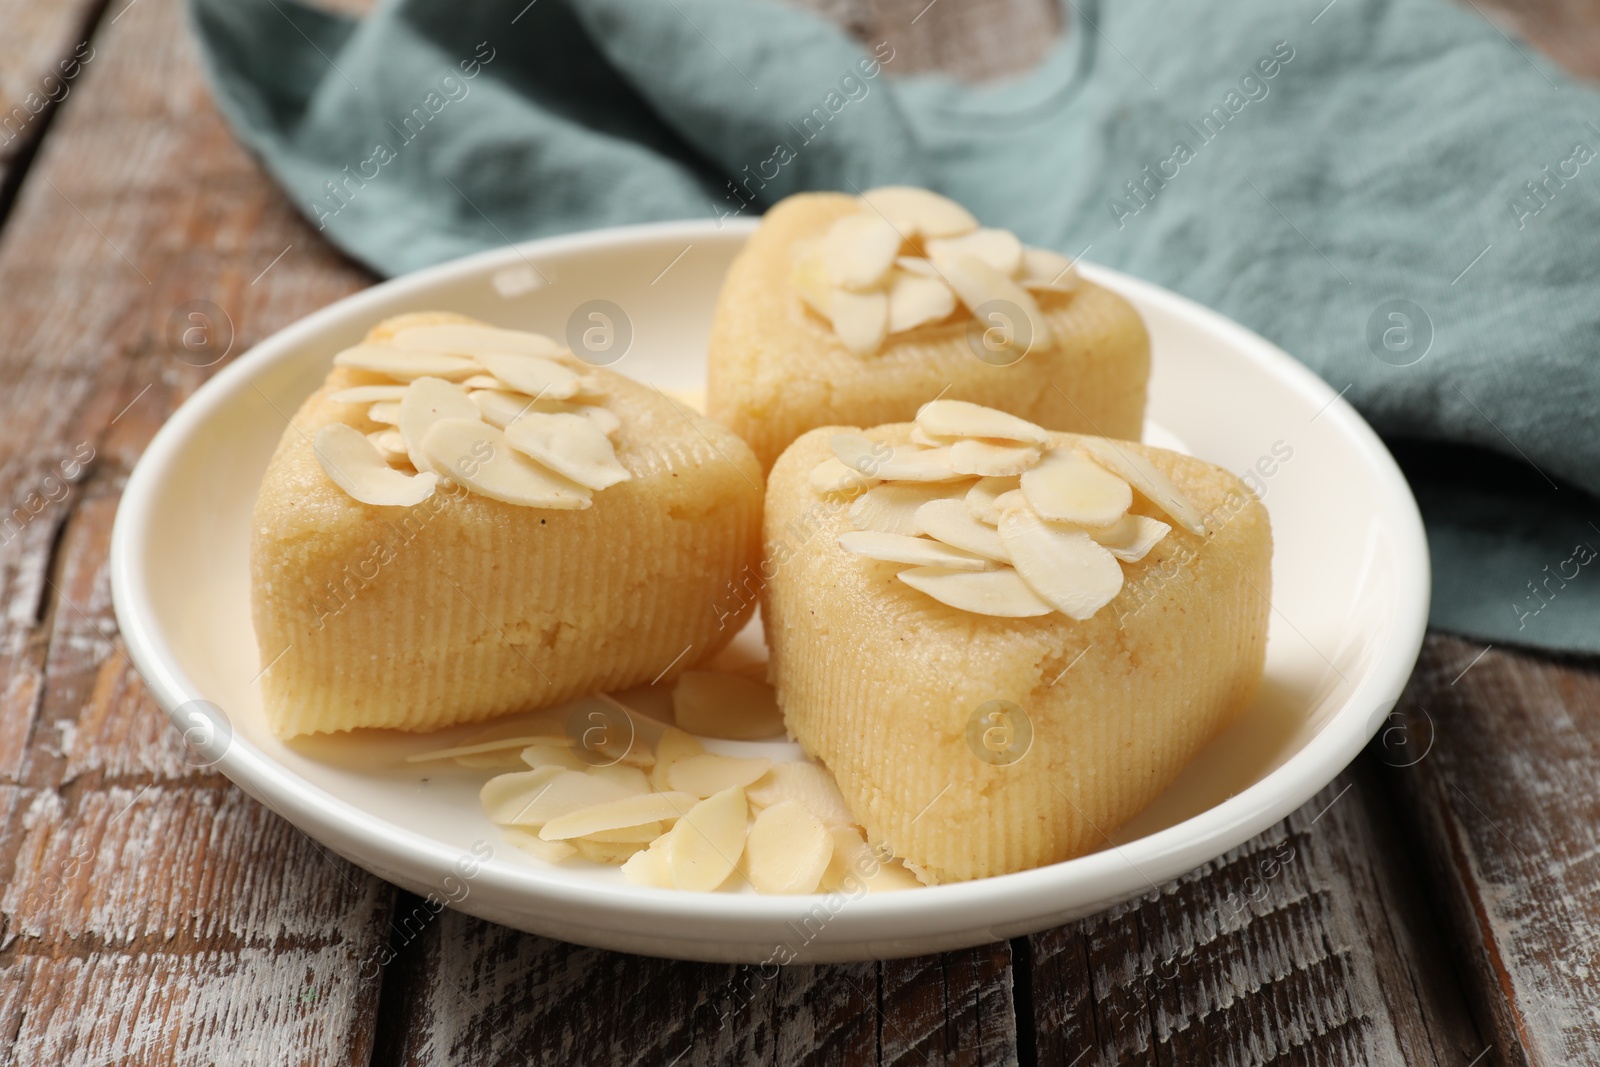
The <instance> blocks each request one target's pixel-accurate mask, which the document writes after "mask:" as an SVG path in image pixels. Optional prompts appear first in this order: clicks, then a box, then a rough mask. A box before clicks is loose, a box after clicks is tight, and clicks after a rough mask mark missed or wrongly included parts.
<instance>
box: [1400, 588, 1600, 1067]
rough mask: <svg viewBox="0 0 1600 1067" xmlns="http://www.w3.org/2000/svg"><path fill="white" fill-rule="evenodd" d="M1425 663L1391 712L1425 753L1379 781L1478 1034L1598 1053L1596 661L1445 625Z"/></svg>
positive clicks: (1519, 1058) (1599, 722) (1512, 1058)
mask: <svg viewBox="0 0 1600 1067" xmlns="http://www.w3.org/2000/svg"><path fill="white" fill-rule="evenodd" d="M1577 580H1581V576H1580V579H1577ZM1559 604H1560V601H1559V599H1557V600H1556V601H1555V603H1554V607H1559ZM1424 666H1425V669H1421V670H1419V671H1418V672H1417V675H1416V677H1415V678H1414V679H1413V681H1412V686H1411V689H1410V697H1411V700H1410V702H1409V703H1408V704H1407V705H1405V706H1404V718H1403V720H1402V721H1401V722H1399V723H1398V724H1397V725H1398V726H1402V727H1404V729H1405V730H1406V731H1407V732H1408V734H1409V736H1410V737H1411V738H1412V740H1413V742H1414V745H1413V748H1412V752H1413V753H1414V754H1415V753H1423V752H1425V753H1426V755H1425V756H1423V757H1422V758H1420V759H1417V760H1416V762H1415V763H1411V764H1410V765H1407V766H1396V767H1393V768H1390V769H1389V770H1388V773H1387V774H1386V775H1385V779H1386V784H1387V785H1388V786H1389V787H1390V788H1391V790H1392V791H1393V795H1394V797H1395V798H1396V803H1395V804H1394V807H1395V810H1396V811H1398V812H1399V813H1400V814H1401V816H1402V818H1403V819H1404V820H1405V821H1406V823H1407V824H1408V826H1409V827H1410V829H1411V831H1412V834H1413V835H1414V838H1415V840H1416V841H1417V842H1418V845H1419V847H1420V848H1421V849H1422V850H1423V851H1424V853H1425V856H1426V860H1427V869H1428V871H1429V874H1430V876H1431V888H1432V891H1433V893H1434V894H1435V896H1436V899H1437V900H1438V901H1439V903H1440V905H1441V906H1442V908H1443V910H1444V911H1445V912H1446V913H1447V914H1448V915H1449V917H1450V919H1451V920H1452V923H1451V925H1452V930H1453V932H1454V935H1455V936H1454V937H1453V938H1452V941H1451V947H1452V948H1453V949H1454V950H1455V959H1456V960H1457V961H1459V965H1460V966H1462V967H1463V968H1464V970H1465V973H1466V974H1467V976H1468V978H1469V981H1468V983H1467V984H1468V988H1469V990H1470V993H1471V998H1472V1004H1473V1007H1474V1009H1475V1010H1476V1011H1477V1013H1478V1015H1479V1017H1480V1018H1481V1019H1482V1020H1484V1023H1485V1028H1486V1030H1487V1031H1488V1032H1487V1033H1486V1034H1485V1041H1486V1042H1491V1041H1492V1043H1493V1045H1494V1047H1495V1049H1496V1050H1497V1051H1498V1052H1499V1053H1500V1054H1501V1055H1503V1056H1504V1057H1505V1061H1506V1062H1509V1063H1518V1064H1522V1063H1526V1064H1536V1065H1545V1064H1568V1063H1594V1062H1600V934H1597V930H1600V788H1597V787H1596V783H1597V782H1600V741H1597V739H1600V670H1596V668H1595V665H1594V663H1593V662H1591V661H1587V660H1572V661H1560V660H1551V659H1550V658H1549V657H1546V656H1542V655H1537V654H1533V653H1526V652H1521V651H1517V650H1510V649H1500V648H1495V649H1492V650H1489V651H1487V652H1485V651H1484V646H1483V645H1481V644H1475V643H1472V642H1469V641H1464V640H1461V639H1458V638H1453V637H1447V636H1444V635H1433V636H1430V638H1429V639H1428V647H1427V654H1426V658H1425V663H1424ZM1410 758H1415V756H1412V757H1409V758H1408V761H1409V759H1410ZM1408 761H1397V762H1408Z"/></svg>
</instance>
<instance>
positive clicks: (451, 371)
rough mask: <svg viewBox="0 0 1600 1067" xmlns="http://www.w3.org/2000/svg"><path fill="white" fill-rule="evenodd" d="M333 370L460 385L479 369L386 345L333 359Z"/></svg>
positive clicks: (473, 363) (467, 362)
mask: <svg viewBox="0 0 1600 1067" xmlns="http://www.w3.org/2000/svg"><path fill="white" fill-rule="evenodd" d="M333 365H334V366H335V367H350V368H352V369H354V370H364V371H368V372H369V373H372V374H382V375H384V376H385V377H389V378H393V379H394V380H395V381H397V382H409V381H413V380H415V379H417V378H449V379H451V380H452V381H459V380H460V379H462V378H465V377H467V376H468V375H469V374H471V373H472V372H473V371H476V370H477V369H478V363H477V361H476V360H472V359H463V358H461V357H460V356H445V355H439V354H437V353H433V352H407V351H404V350H402V349H399V348H391V347H389V346H388V345H356V346H355V347H354V348H347V349H345V350H344V351H343V352H340V353H339V354H338V355H337V356H334V357H333Z"/></svg>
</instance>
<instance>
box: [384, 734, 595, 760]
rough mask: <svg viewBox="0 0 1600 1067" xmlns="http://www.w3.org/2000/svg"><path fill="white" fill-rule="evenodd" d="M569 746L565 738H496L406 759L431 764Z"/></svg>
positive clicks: (535, 735)
mask: <svg viewBox="0 0 1600 1067" xmlns="http://www.w3.org/2000/svg"><path fill="white" fill-rule="evenodd" d="M563 743H565V744H570V743H571V739H570V738H566V737H542V736H539V735H537V734H528V735H526V736H521V735H519V736H508V737H498V738H495V739H493V740H484V741H472V742H469V743H467V744H463V745H452V746H451V747H449V748H435V749H429V750H428V751H427V752H417V753H414V754H412V755H410V756H407V757H406V760H405V761H406V762H407V763H431V762H432V761H434V760H442V759H456V758H458V757H460V756H477V755H482V754H483V753H485V752H500V751H509V752H511V753H512V754H513V755H515V754H516V752H517V751H518V750H520V749H525V748H528V747H529V746H531V745H550V746H557V745H561V744H563Z"/></svg>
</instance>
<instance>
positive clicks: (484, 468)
mask: <svg viewBox="0 0 1600 1067" xmlns="http://www.w3.org/2000/svg"><path fill="white" fill-rule="evenodd" d="M362 440H363V441H365V440H366V439H365V438H363V439H362ZM368 447H371V446H370V445H369V446H368ZM422 449H423V452H424V453H425V454H426V455H427V457H428V461H429V462H430V463H431V464H432V465H433V466H434V467H435V468H437V469H439V470H444V471H449V472H450V478H451V479H452V480H454V481H457V482H460V483H461V484H462V485H465V486H466V487H467V488H469V489H471V490H472V491H473V492H475V493H478V494H479V495H481V496H486V497H488V498H490V499H491V500H499V501H502V502H504V503H507V504H519V505H522V506H523V507H534V508H556V509H562V510H578V509H582V508H587V507H588V506H589V505H590V504H591V503H592V501H593V493H592V492H591V491H590V490H589V489H588V488H587V487H585V486H581V485H579V484H577V483H576V482H573V481H569V480H568V479H566V478H563V477H562V476H561V475H559V474H556V473H554V472H553V471H551V470H549V469H548V468H546V467H544V466H542V465H540V464H538V463H535V462H534V461H533V460H531V459H528V458H527V457H526V456H524V455H522V453H520V452H518V451H517V450H516V449H514V448H512V447H511V444H510V442H508V441H507V440H506V436H505V434H504V433H503V432H501V431H500V430H497V429H495V428H494V427H493V426H490V425H489V424H488V423H486V422H482V421H479V420H469V419H441V420H439V421H438V422H436V423H434V424H433V426H432V427H431V428H430V429H429V430H428V432H427V435H426V436H424V437H423V439H422ZM418 477H421V475H418Z"/></svg>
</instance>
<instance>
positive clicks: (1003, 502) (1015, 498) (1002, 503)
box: [994, 488, 1032, 525]
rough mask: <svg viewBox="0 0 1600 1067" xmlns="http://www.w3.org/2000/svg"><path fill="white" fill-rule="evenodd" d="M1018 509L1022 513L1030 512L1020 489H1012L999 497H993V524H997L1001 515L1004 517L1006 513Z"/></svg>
mask: <svg viewBox="0 0 1600 1067" xmlns="http://www.w3.org/2000/svg"><path fill="white" fill-rule="evenodd" d="M1019 508H1020V509H1022V510H1023V511H1029V510H1032V509H1030V508H1029V507H1028V498H1027V497H1025V496H1023V495H1022V490H1021V489H1020V488H1017V489H1013V490H1011V491H1010V492H1008V493H1001V494H1000V495H999V496H997V497H995V498H994V512H995V520H994V521H995V524H996V525H998V524H999V522H1000V516H1001V515H1004V514H1005V513H1006V512H1008V511H1016V510H1017V509H1019Z"/></svg>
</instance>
